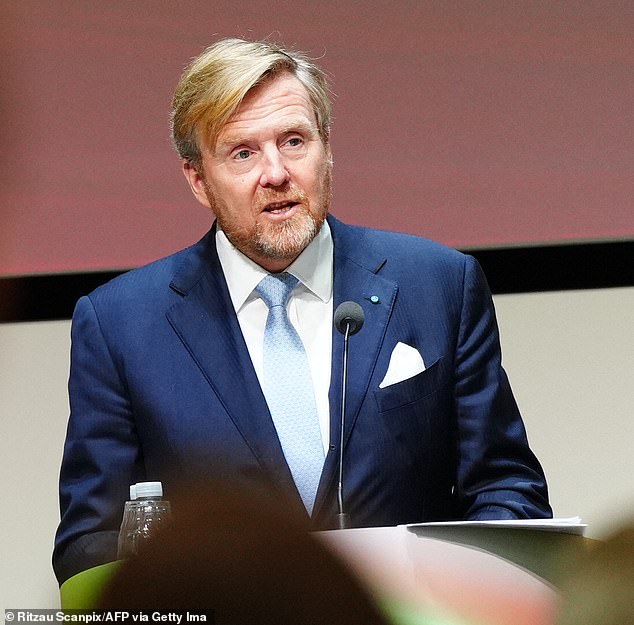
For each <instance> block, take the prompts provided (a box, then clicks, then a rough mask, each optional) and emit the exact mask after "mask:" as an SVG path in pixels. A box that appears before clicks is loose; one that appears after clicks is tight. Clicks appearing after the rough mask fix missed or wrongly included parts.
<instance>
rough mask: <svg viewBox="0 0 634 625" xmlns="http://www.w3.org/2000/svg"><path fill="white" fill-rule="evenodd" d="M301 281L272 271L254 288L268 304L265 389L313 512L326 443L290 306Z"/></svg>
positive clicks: (295, 476) (286, 453)
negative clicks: (323, 440)
mask: <svg viewBox="0 0 634 625" xmlns="http://www.w3.org/2000/svg"><path fill="white" fill-rule="evenodd" d="M297 282H298V280H297V278H296V277H295V276H292V275H291V274H290V273H278V274H269V275H268V276H266V277H265V278H263V279H262V281H261V282H260V284H258V286H257V287H255V290H256V292H257V293H258V295H259V296H260V297H261V298H262V299H263V300H264V302H265V303H266V305H267V306H268V308H269V314H268V317H267V319H266V328H265V330H264V376H263V377H264V380H263V385H262V386H263V388H262V390H263V391H264V396H265V397H266V403H267V404H268V406H269V411H270V412H271V417H272V418H273V423H274V424H275V429H276V430H277V435H278V437H279V439H280V443H281V445H282V450H283V451H284V456H285V458H286V462H287V463H288V466H289V468H290V470H291V473H292V475H293V479H294V480H295V484H296V485H297V490H298V491H299V494H300V495H301V497H302V501H303V502H304V506H305V507H306V510H307V511H308V514H309V515H310V514H312V512H313V505H314V503H315V495H316V494H317V486H318V485H319V478H320V476H321V471H322V469H323V465H324V448H323V446H322V442H321V432H320V429H319V417H318V416H317V405H316V403H315V392H314V389H313V381H312V378H311V375H310V367H309V364H308V357H307V356H306V351H305V350H304V345H303V343H302V340H301V339H300V338H299V335H298V334H297V331H296V330H295V328H294V327H293V326H292V324H291V322H290V319H289V318H288V314H287V312H286V304H287V302H288V299H289V297H290V295H291V292H292V291H293V289H294V288H295V285H296V284H297Z"/></svg>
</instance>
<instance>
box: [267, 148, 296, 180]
mask: <svg viewBox="0 0 634 625" xmlns="http://www.w3.org/2000/svg"><path fill="white" fill-rule="evenodd" d="M288 179H289V174H288V170H287V169H286V163H285V162H284V157H283V156H282V155H281V154H280V151H279V150H278V149H277V147H275V148H273V149H271V150H269V151H267V152H266V153H265V154H264V155H263V161H262V174H261V175H260V186H262V187H279V186H281V185H283V184H284V183H285V182H287V181H288Z"/></svg>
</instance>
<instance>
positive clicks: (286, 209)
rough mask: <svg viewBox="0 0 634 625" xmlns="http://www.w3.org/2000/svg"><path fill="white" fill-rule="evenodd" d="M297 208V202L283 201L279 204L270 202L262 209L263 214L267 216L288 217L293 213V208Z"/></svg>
mask: <svg viewBox="0 0 634 625" xmlns="http://www.w3.org/2000/svg"><path fill="white" fill-rule="evenodd" d="M297 206H299V202H296V201H295V200H283V201H281V202H270V203H269V204H267V205H266V206H265V207H264V208H263V209H262V212H263V213H267V214H269V215H284V216H286V215H288V214H289V213H292V212H294V210H295V208H296V207H297Z"/></svg>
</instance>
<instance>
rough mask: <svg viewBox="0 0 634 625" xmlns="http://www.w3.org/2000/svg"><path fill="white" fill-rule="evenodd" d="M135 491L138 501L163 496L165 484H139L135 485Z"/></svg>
mask: <svg viewBox="0 0 634 625" xmlns="http://www.w3.org/2000/svg"><path fill="white" fill-rule="evenodd" d="M134 489H135V494H136V498H137V499H141V497H162V496H163V484H161V482H138V483H137V484H134Z"/></svg>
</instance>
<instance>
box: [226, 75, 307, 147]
mask: <svg viewBox="0 0 634 625" xmlns="http://www.w3.org/2000/svg"><path fill="white" fill-rule="evenodd" d="M294 125H299V126H302V127H307V128H308V129H312V130H315V131H316V129H317V122H316V119H315V112H314V110H313V105H312V103H311V101H310V96H309V95H308V91H307V90H306V87H304V85H303V84H302V83H301V82H300V81H299V80H298V79H297V78H296V77H295V76H293V75H292V74H290V73H283V74H280V75H279V76H275V77H274V78H271V79H269V80H267V81H266V82H264V83H263V84H261V85H258V86H257V87H254V88H253V89H251V91H249V93H247V95H246V96H245V98H244V100H243V101H242V103H241V104H240V106H239V107H238V109H237V110H236V112H235V113H234V114H233V115H232V116H231V117H230V118H229V121H228V122H227V123H226V124H225V125H224V126H223V127H222V129H221V131H220V135H219V137H218V139H219V140H220V141H222V142H225V141H226V140H227V139H230V138H231V137H232V136H234V135H236V136H239V135H241V134H244V133H248V132H250V131H252V132H259V131H262V130H266V129H280V130H282V129H285V128H286V127H287V126H288V127H292V126H294Z"/></svg>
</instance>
